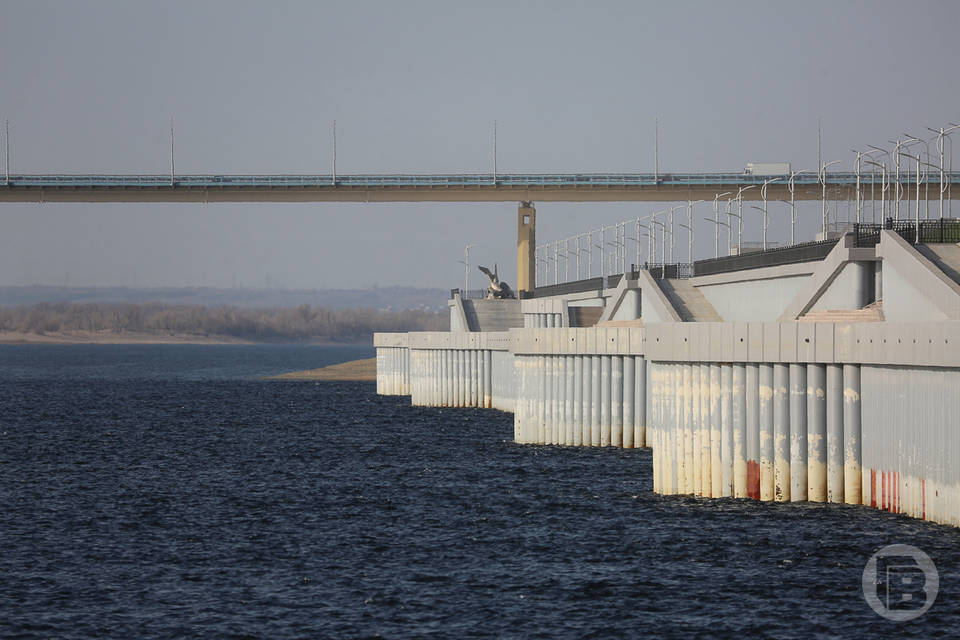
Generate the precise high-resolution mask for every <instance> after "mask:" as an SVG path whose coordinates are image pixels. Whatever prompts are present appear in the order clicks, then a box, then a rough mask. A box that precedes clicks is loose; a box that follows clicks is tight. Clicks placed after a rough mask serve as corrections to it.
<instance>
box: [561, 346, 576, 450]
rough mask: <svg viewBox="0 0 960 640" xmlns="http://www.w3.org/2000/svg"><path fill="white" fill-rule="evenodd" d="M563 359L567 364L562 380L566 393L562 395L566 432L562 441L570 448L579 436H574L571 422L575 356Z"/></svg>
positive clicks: (572, 422)
mask: <svg viewBox="0 0 960 640" xmlns="http://www.w3.org/2000/svg"><path fill="white" fill-rule="evenodd" d="M563 359H564V361H565V362H566V363H567V377H566V379H565V380H564V384H565V386H566V392H565V393H564V394H563V395H564V403H563V426H564V429H565V430H566V436H565V437H564V440H565V441H566V442H567V446H571V447H572V446H573V445H575V444H576V441H577V440H578V439H579V434H574V431H575V429H574V421H573V401H574V387H575V386H576V384H575V374H576V363H575V360H576V356H563Z"/></svg>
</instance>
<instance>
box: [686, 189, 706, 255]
mask: <svg viewBox="0 0 960 640" xmlns="http://www.w3.org/2000/svg"><path fill="white" fill-rule="evenodd" d="M701 202H703V200H692V201H691V200H687V225H688V226H687V231H689V232H690V236H689V237H688V238H687V262H688V263H692V262H693V205H695V204H699V203H701Z"/></svg>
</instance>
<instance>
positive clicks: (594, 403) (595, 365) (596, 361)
mask: <svg viewBox="0 0 960 640" xmlns="http://www.w3.org/2000/svg"><path fill="white" fill-rule="evenodd" d="M600 360H601V358H600V356H590V361H591V375H590V381H591V386H592V389H591V390H590V444H591V445H592V446H594V447H599V446H600V443H601V440H602V438H601V435H600V432H601V431H602V427H601V425H600V413H601V411H600V405H602V404H603V398H602V397H601V396H602V393H601V387H602V386H603V385H602V381H601V377H602V376H601V372H600V369H601V368H602V367H601V364H600Z"/></svg>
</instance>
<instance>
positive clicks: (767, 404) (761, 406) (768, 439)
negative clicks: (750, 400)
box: [757, 364, 774, 502]
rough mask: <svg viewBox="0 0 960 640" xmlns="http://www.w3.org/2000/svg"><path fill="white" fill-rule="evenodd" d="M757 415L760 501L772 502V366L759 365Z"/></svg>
mask: <svg viewBox="0 0 960 640" xmlns="http://www.w3.org/2000/svg"><path fill="white" fill-rule="evenodd" d="M759 384H760V388H759V389H758V390H757V397H758V403H757V413H758V418H759V423H760V425H759V428H760V499H761V500H765V501H767V502H770V501H772V500H773V497H774V492H773V485H774V481H773V457H774V456H773V365H772V364H761V365H760V381H759Z"/></svg>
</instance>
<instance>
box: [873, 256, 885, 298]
mask: <svg viewBox="0 0 960 640" xmlns="http://www.w3.org/2000/svg"><path fill="white" fill-rule="evenodd" d="M873 297H874V299H875V300H883V261H882V260H877V261H876V262H874V263H873Z"/></svg>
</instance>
